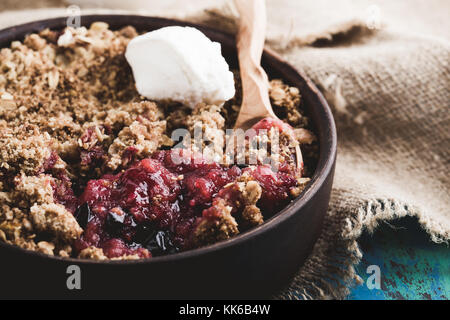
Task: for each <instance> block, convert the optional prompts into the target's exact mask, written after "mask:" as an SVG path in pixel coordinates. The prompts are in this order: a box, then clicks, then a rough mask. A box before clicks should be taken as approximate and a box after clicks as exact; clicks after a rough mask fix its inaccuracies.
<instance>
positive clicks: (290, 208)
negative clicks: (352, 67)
mask: <svg viewBox="0 0 450 320" xmlns="http://www.w3.org/2000/svg"><path fill="white" fill-rule="evenodd" d="M117 18H123V19H124V18H126V19H127V20H129V21H130V22H129V23H128V25H131V26H133V22H134V21H135V20H134V19H138V20H141V21H144V20H146V19H148V20H151V21H152V22H153V23H155V24H161V25H164V26H165V25H182V26H191V27H196V28H199V29H200V30H207V31H209V32H210V33H213V34H221V35H222V36H223V37H224V38H230V40H231V39H233V41H234V38H235V36H234V35H233V34H231V33H227V32H225V31H221V30H218V29H215V28H211V27H208V26H204V25H201V24H196V23H190V22H186V21H181V20H177V19H166V18H160V17H152V16H142V15H128V14H92V15H81V19H82V25H84V24H85V23H83V20H88V21H91V22H93V21H105V22H107V23H108V21H111V20H112V19H117ZM66 19H67V17H58V18H50V19H42V20H37V21H33V22H28V23H24V24H20V25H17V26H12V27H8V28H5V29H2V30H0V43H2V42H5V41H7V42H8V41H9V42H10V41H12V40H14V39H16V38H18V37H22V36H24V35H26V34H29V33H33V32H38V31H39V30H42V27H43V26H44V27H47V26H48V27H50V28H58V26H54V25H59V24H62V22H65V21H66ZM59 27H61V25H60V26H59ZM8 33H9V34H11V35H12V36H9V37H6V39H3V38H4V37H2V35H5V34H8ZM2 48H5V47H3V46H2V45H0V49H2ZM263 60H272V61H276V62H277V64H278V67H279V69H281V70H279V71H281V72H280V73H281V74H286V73H289V74H290V75H291V77H295V78H298V79H302V80H303V81H304V82H305V84H306V87H307V88H308V89H309V90H311V91H312V92H313V93H314V94H315V95H316V96H317V98H318V100H319V102H320V104H321V107H322V109H323V110H322V112H323V116H324V119H325V120H326V121H325V122H326V123H327V125H328V130H327V134H328V137H327V138H326V139H321V143H320V152H319V161H318V163H317V167H316V170H315V172H314V174H313V175H312V177H311V181H310V182H309V183H308V185H307V186H306V188H305V190H303V191H302V193H301V194H300V195H299V196H298V197H297V198H296V199H294V200H293V201H292V202H291V203H289V204H288V205H287V206H286V207H284V208H283V209H282V210H280V211H279V212H277V213H276V214H275V215H274V216H272V217H271V218H269V219H268V220H266V221H264V223H263V224H261V225H259V226H257V227H254V228H252V229H250V230H248V231H246V232H244V233H241V234H238V235H236V236H233V237H232V238H230V239H227V240H223V241H220V242H217V243H214V244H211V245H207V246H204V247H200V248H196V249H191V250H188V251H184V252H178V253H174V254H170V255H166V256H158V257H152V258H147V259H137V260H93V259H80V258H64V257H60V256H50V255H47V254H44V253H40V252H37V251H31V250H27V249H24V248H21V247H18V246H16V245H13V244H7V243H4V242H0V250H1V249H8V250H14V251H17V252H20V253H23V254H27V255H32V256H35V257H36V258H42V259H51V260H56V261H59V262H65V263H74V264H80V265H81V264H90V265H104V264H107V265H124V264H126V265H133V264H148V263H152V264H158V263H167V262H176V261H178V260H182V259H188V258H194V257H199V256H203V255H206V254H208V253H210V252H213V251H218V250H220V249H227V248H230V247H232V246H237V245H239V244H241V243H242V242H245V241H247V240H249V239H251V238H254V237H256V236H258V235H261V234H262V233H264V232H266V231H268V230H271V229H273V228H275V227H276V226H277V225H278V224H280V223H281V222H283V221H285V220H287V219H289V218H290V217H291V216H293V215H295V214H299V213H300V211H301V209H302V208H303V207H304V206H305V205H306V204H307V203H308V202H309V200H310V199H311V198H312V197H313V196H314V195H315V194H316V193H317V192H318V191H319V189H320V188H321V187H322V185H323V184H324V183H325V180H326V179H327V177H328V176H329V175H330V173H331V172H332V170H333V167H334V163H335V159H336V153H337V133H336V125H335V122H334V118H333V114H332V112H331V109H330V107H329V105H328V103H327V101H326V100H325V98H324V97H323V95H322V93H321V92H320V91H319V89H318V88H317V87H316V86H315V84H314V83H313V82H312V81H311V79H309V78H308V77H307V76H306V75H305V74H304V73H303V72H302V71H300V70H297V69H296V68H294V67H293V66H292V65H290V64H289V63H288V62H286V61H285V60H284V59H283V58H281V57H280V56H279V55H278V54H277V53H275V52H274V51H272V50H270V49H267V48H266V49H264V52H263ZM2 247H3V248H2Z"/></svg>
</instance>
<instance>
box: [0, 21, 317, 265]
mask: <svg viewBox="0 0 450 320" xmlns="http://www.w3.org/2000/svg"><path fill="white" fill-rule="evenodd" d="M137 35H138V33H137V32H136V30H135V29H134V28H133V27H130V26H128V27H125V28H123V29H121V30H118V31H112V30H110V29H109V27H108V25H107V24H106V23H103V22H96V23H94V24H92V25H91V26H90V28H84V27H83V28H78V29H73V28H67V29H65V30H64V31H63V32H59V31H52V30H49V29H46V30H43V31H41V32H40V33H39V34H31V35H28V36H27V37H26V38H25V39H24V41H23V42H19V41H14V42H13V43H12V44H11V46H10V48H4V49H1V50H0V157H1V163H0V241H3V242H6V243H9V244H14V245H17V246H20V247H22V248H25V249H29V250H35V251H38V252H42V253H45V254H49V255H59V256H62V257H80V258H87V259H97V260H105V259H126V260H128V259H139V258H142V257H148V256H150V255H152V254H157V253H158V250H162V249H161V248H162V247H164V248H166V249H167V252H172V251H171V250H172V249H171V248H173V247H174V246H175V244H177V245H179V246H180V247H183V246H184V247H183V248H191V247H198V246H202V245H205V244H210V243H214V242H217V241H220V240H224V239H228V238H230V237H232V236H233V235H236V234H237V233H239V232H243V231H245V230H248V229H249V228H251V227H254V226H257V225H259V224H261V223H263V221H264V216H266V215H270V214H273V213H274V212H275V211H276V210H279V209H280V208H281V207H282V206H284V205H285V204H286V201H290V199H293V198H295V197H296V196H298V195H299V194H300V193H301V191H302V190H303V189H304V187H305V186H306V184H307V183H308V181H309V179H308V178H305V177H303V176H302V175H301V174H299V173H298V172H294V171H292V170H291V169H292V167H293V165H294V163H295V159H294V158H293V156H292V154H293V152H292V150H293V147H294V145H293V143H294V144H295V143H297V142H298V143H300V145H301V146H302V152H303V156H304V160H305V168H304V170H303V173H304V175H305V174H306V175H310V174H312V172H313V171H314V163H315V161H316V157H317V150H318V144H317V139H316V137H315V135H314V134H313V133H312V132H311V131H310V127H309V123H308V119H307V117H305V116H304V115H303V113H302V110H301V108H302V105H301V104H302V101H301V96H300V92H299V90H298V89H297V88H294V87H290V86H288V85H287V84H284V83H283V82H282V81H281V80H272V81H271V82H270V91H269V95H270V99H271V102H272V105H273V107H274V111H275V112H276V114H277V115H278V116H279V117H280V118H281V119H283V120H284V121H286V122H287V123H288V124H290V125H291V126H292V127H294V128H295V130H294V134H295V138H296V140H293V139H292V137H290V136H289V135H287V134H286V132H283V131H282V132H281V134H280V148H281V150H280V159H278V160H280V162H281V166H280V173H279V174H272V173H270V171H267V170H270V169H268V167H266V166H263V165H262V164H261V157H260V156H259V155H257V159H258V161H257V162H258V164H260V165H259V166H250V167H248V168H245V167H243V168H241V169H238V168H236V169H233V168H226V170H225V172H228V173H226V175H227V178H226V179H225V180H226V181H224V182H223V183H225V184H224V185H222V182H220V183H217V181H216V180H214V179H216V177H209V178H208V179H210V181H211V182H208V183H215V186H216V187H215V189H214V190H213V191H210V190H209V189H208V188H207V186H208V184H207V183H206V182H205V183H204V184H200V185H197V184H198V183H199V181H200V182H202V181H203V180H202V179H203V178H204V177H203V176H201V175H200V173H201V174H203V175H206V174H207V173H208V172H210V171H211V170H212V169H213V172H215V173H217V174H218V175H219V174H224V173H223V172H222V171H221V170H222V168H219V167H214V168H213V167H209V166H205V168H204V169H201V170H204V171H201V172H200V173H198V172H196V171H195V170H197V169H195V170H194V169H189V170H187V171H186V172H176V168H174V167H173V168H172V167H170V165H169V164H168V163H167V162H164V161H165V160H164V161H163V160H161V161H162V162H161V163H164V165H165V166H168V168H169V169H170V170H169V171H170V172H171V178H173V180H174V181H176V183H175V184H173V186H175V185H177V186H178V187H179V188H180V190H185V189H188V190H191V189H192V190H191V191H189V192H191V193H190V194H189V197H191V201H194V202H192V205H193V209H189V208H190V207H189V206H187V205H188V204H182V205H183V206H184V205H185V206H186V208H185V209H186V212H187V213H185V214H186V215H187V216H185V217H183V219H181V220H176V219H175V220H176V221H177V223H178V225H176V228H175V229H176V230H175V229H174V230H170V232H169V231H167V230H166V229H163V230H162V231H158V232H156V233H155V234H152V239H151V240H148V241H147V240H146V241H147V242H146V243H147V248H151V250H150V249H149V250H147V249H146V248H141V247H139V245H138V244H136V243H125V242H124V241H122V240H120V241H119V240H118V239H116V238H107V239H106V238H105V239H104V243H103V244H102V245H103V247H102V248H100V247H98V246H95V245H89V244H90V243H91V242H89V243H86V245H83V246H82V247H83V248H82V249H81V250H79V249H80V248H81V247H80V248H78V247H77V245H76V243H78V242H79V241H80V239H85V238H86V236H88V234H87V233H89V232H91V231H92V230H91V229H87V225H85V224H84V223H82V219H81V218H80V208H81V207H82V205H83V203H80V197H82V196H83V194H84V196H86V194H87V191H86V190H88V189H89V188H87V185H88V183H89V182H90V181H94V182H95V181H100V182H101V181H112V180H108V179H105V178H104V177H109V176H117V177H119V176H120V174H124V172H127V170H129V169H130V168H133V166H136V164H137V163H140V161H146V159H148V158H154V159H155V158H157V157H161V155H159V154H158V152H159V151H160V150H166V149H170V148H171V147H172V146H173V145H174V143H175V142H174V141H172V140H171V139H170V138H169V136H170V135H171V133H172V131H173V130H175V129H177V128H186V129H188V130H189V131H190V132H191V136H192V137H194V134H195V133H196V132H201V134H202V135H203V137H204V138H205V140H204V141H207V143H203V145H201V146H197V145H195V143H194V144H193V147H192V150H191V151H192V152H193V153H195V152H198V151H199V150H200V149H201V148H204V147H206V145H208V146H211V148H210V149H207V150H208V151H207V152H206V153H204V156H206V158H211V159H215V160H220V159H217V157H218V155H219V156H220V155H222V154H223V151H224V150H223V148H224V141H225V140H224V137H225V131H224V130H225V128H232V127H233V125H234V121H235V119H236V117H237V113H238V111H239V105H240V102H241V91H242V89H241V86H240V81H239V75H238V72H236V71H235V72H234V74H235V78H236V96H235V97H234V98H233V99H232V100H230V101H228V102H226V103H225V105H224V106H215V105H205V104H200V105H198V106H197V107H196V108H195V109H194V110H192V109H190V108H188V107H186V106H182V105H180V104H179V103H176V102H171V101H148V100H146V99H144V98H143V97H141V96H139V94H138V93H137V91H136V89H135V84H134V80H133V76H132V73H131V70H130V68H129V66H128V64H127V62H126V60H125V57H124V52H125V49H126V46H127V44H128V42H129V41H130V40H131V39H133V38H134V37H136V36H137ZM275 134H276V133H275V131H274V128H273V127H271V128H270V129H269V131H268V134H267V135H262V136H258V137H257V139H258V141H262V140H265V142H266V143H267V145H268V148H270V147H271V141H272V138H273V137H274V135H275ZM296 141H297V142H296ZM155 154H156V155H155ZM250 155H251V153H250V148H249V146H248V145H247V147H246V155H245V157H246V158H247V159H248V158H249V157H250ZM145 170H150V169H149V168H148V167H145ZM233 170H234V171H233ZM96 179H98V180H96ZM203 182H204V181H203ZM203 182H202V183H203ZM274 186H277V187H278V189H275V187H274ZM171 188H172V189H170V188H169V190H171V192H174V189H173V188H174V187H171ZM183 188H184V189H183ZM201 191H205V193H203V194H196V192H197V193H199V192H200V193H201ZM206 191H208V192H209V193H210V194H209V193H208V194H206ZM180 192H181V191H180ZM208 197H210V198H208ZM170 201H172V200H170ZM170 201H169V202H170ZM177 201H178V200H177ZM151 202H152V203H154V204H155V206H156V204H161V203H162V202H164V199H163V198H162V197H161V196H160V195H155V196H154V197H153V198H151ZM170 203H172V202H170ZM99 208H100V206H99ZM262 208H264V210H263V209H262ZM86 210H87V209H86ZM89 210H91V208H89ZM99 210H100V209H99ZM121 210H122V209H121V208H120V207H117V206H115V207H113V208H111V210H110V213H108V217H110V216H112V217H113V218H114V217H115V218H118V219H119V220H120V217H121V215H122V213H121ZM197 211H198V212H200V214H197V213H196V212H197ZM166 212H168V211H166ZM173 212H175V213H176V214H177V215H178V214H180V213H178V211H176V210H174V211H173ZM91 214H92V215H95V214H98V215H99V217H100V215H101V213H100V211H99V212H97V213H95V212H94V213H92V212H91ZM124 214H125V215H126V216H127V217H129V215H130V213H129V212H125V213H124ZM108 219H110V218H108ZM177 219H178V218H177ZM175 220H174V221H175ZM108 221H109V220H108ZM114 221H115V220H114ZM130 221H131V220H130ZM180 221H181V222H180ZM116 222H117V221H116ZM102 223H103V222H102ZM108 223H110V222H108ZM130 223H131V222H130ZM131 225H133V224H132V223H131ZM89 230H91V231H89ZM134 231H136V230H134ZM134 231H133V232H134ZM138 231H139V232H141V230H138ZM138 231H136V233H138ZM92 232H94V231H92ZM111 232H112V231H111ZM130 232H131V231H130ZM146 232H148V231H146ZM188 233H189V234H190V235H189V236H188V235H187V234H188ZM131 234H133V236H134V235H135V234H134V233H129V235H130V236H131ZM173 234H175V235H176V237H174V236H173ZM91 235H92V236H93V238H95V233H92V234H91ZM146 235H147V236H148V233H146ZM108 237H109V236H108ZM177 237H178V238H177ZM185 238H186V239H185ZM133 239H134V238H133ZM141 249H142V250H141ZM145 250H147V251H145Z"/></svg>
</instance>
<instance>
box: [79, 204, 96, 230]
mask: <svg viewBox="0 0 450 320" xmlns="http://www.w3.org/2000/svg"><path fill="white" fill-rule="evenodd" d="M75 218H77V221H78V224H79V225H80V227H82V228H83V229H85V228H86V226H87V224H88V222H89V221H91V220H92V218H93V216H92V214H91V208H89V205H88V204H87V203H83V204H82V205H81V206H79V207H78V209H77V210H76V211H75Z"/></svg>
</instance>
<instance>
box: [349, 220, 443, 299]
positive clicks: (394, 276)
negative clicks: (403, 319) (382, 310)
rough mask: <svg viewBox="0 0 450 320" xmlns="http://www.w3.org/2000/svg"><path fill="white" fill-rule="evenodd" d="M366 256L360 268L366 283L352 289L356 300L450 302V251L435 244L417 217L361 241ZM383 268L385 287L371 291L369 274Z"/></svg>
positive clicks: (402, 221) (386, 227)
mask: <svg viewBox="0 0 450 320" xmlns="http://www.w3.org/2000/svg"><path fill="white" fill-rule="evenodd" d="M359 243H360V247H361V249H362V251H363V253H364V257H363V259H362V261H361V263H360V264H359V265H358V267H357V272H358V274H359V275H360V276H361V277H362V278H363V279H364V284H363V285H361V286H358V287H356V288H355V289H353V290H352V292H351V294H350V296H349V299H352V300H365V299H370V300H383V299H414V300H416V299H417V300H424V299H433V300H442V299H444V300H448V299H449V298H450V248H449V246H448V245H447V244H435V243H433V242H431V240H430V237H429V236H428V235H427V234H426V232H425V231H424V230H422V229H421V228H420V226H419V224H418V223H417V219H415V218H404V219H401V220H398V221H395V222H392V223H390V224H383V225H380V227H379V228H378V229H377V231H375V233H374V234H373V235H368V234H365V235H363V237H362V238H361V240H360V242H359ZM371 265H376V266H379V268H380V271H381V282H380V283H381V288H380V289H372V290H371V289H369V288H368V286H367V279H368V278H369V277H370V276H371V275H372V274H373V273H372V272H370V273H367V268H368V267H369V266H371Z"/></svg>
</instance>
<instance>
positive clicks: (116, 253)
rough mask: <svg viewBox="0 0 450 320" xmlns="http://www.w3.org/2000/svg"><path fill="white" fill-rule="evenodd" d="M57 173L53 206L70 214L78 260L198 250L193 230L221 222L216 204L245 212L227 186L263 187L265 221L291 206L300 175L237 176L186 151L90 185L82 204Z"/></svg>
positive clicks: (252, 169)
mask: <svg viewBox="0 0 450 320" xmlns="http://www.w3.org/2000/svg"><path fill="white" fill-rule="evenodd" d="M272 126H276V123H275V124H274V123H272V122H270V123H268V122H267V121H265V120H263V121H262V122H260V123H258V124H257V125H256V126H255V127H257V129H262V128H270V127H272ZM276 127H278V126H276ZM283 129H285V128H283ZM91 159H92V158H91ZM56 161H57V159H54V157H52V158H51V159H49V164H48V166H47V167H46V168H45V171H50V170H55V169H54V168H53V169H52V168H51V167H53V165H54V163H56ZM55 174H56V176H55V177H56V178H57V179H55V181H54V182H53V189H54V196H55V199H56V200H57V202H59V203H61V204H64V205H65V206H66V207H67V209H68V210H69V211H71V212H73V213H74V215H75V217H76V219H77V221H78V223H79V225H80V226H81V227H82V228H83V230H84V233H83V235H82V236H81V237H80V238H79V239H78V240H76V242H75V244H74V248H75V251H76V253H80V252H81V251H82V250H84V249H86V248H88V247H97V248H101V249H103V253H104V255H105V256H107V257H108V258H118V257H122V256H129V255H137V256H139V257H141V258H148V257H151V256H159V255H165V254H170V253H175V252H178V251H181V250H186V249H189V248H192V247H196V246H198V244H196V243H195V241H194V239H193V235H194V234H195V231H196V228H197V227H198V226H199V225H200V224H201V223H202V221H205V219H208V221H210V222H211V221H214V220H220V219H221V218H222V215H223V212H222V211H221V210H220V207H217V204H218V203H220V202H221V201H224V203H225V204H226V206H229V207H231V211H230V212H231V214H232V215H237V214H239V213H238V212H241V211H242V208H243V207H242V203H243V201H244V200H243V198H242V193H241V191H239V188H238V187H237V184H236V185H234V187H229V186H230V185H233V183H234V182H236V181H238V180H239V179H240V178H241V177H243V176H245V177H247V179H251V180H253V181H256V182H257V183H258V184H259V185H260V187H261V190H262V192H261V196H260V198H259V200H258V203H257V205H258V207H259V208H260V210H261V212H262V213H263V214H264V216H266V217H267V216H270V215H272V214H274V213H275V212H276V211H277V210H279V209H281V208H282V207H283V206H284V205H286V204H287V203H288V202H289V200H290V198H291V197H290V194H291V190H292V189H293V188H295V187H296V186H297V185H298V180H297V177H298V176H299V174H298V171H297V170H296V169H295V168H293V167H292V166H290V165H287V164H282V165H281V166H279V168H278V170H277V171H274V170H273V169H272V168H271V167H270V166H269V165H256V166H249V167H246V168H243V169H241V168H239V167H238V166H224V165H220V164H218V163H215V162H212V163H211V162H208V161H207V160H206V159H204V158H203V157H202V156H201V155H200V154H194V153H192V152H190V151H188V150H185V149H171V150H161V151H157V152H155V153H154V154H153V155H152V156H151V157H150V158H146V159H143V160H141V161H139V162H135V163H134V164H132V165H131V166H130V167H129V168H128V169H127V170H124V171H122V172H120V173H118V174H115V175H112V174H107V175H104V176H103V177H101V178H100V179H98V180H90V181H88V183H87V185H86V187H85V189H84V191H83V193H82V194H81V195H80V197H79V198H76V197H75V195H74V193H73V191H72V188H71V186H72V185H71V182H70V179H69V178H68V177H67V174H66V173H65V172H64V171H57V172H53V175H55ZM239 206H240V208H239ZM236 218H237V219H239V218H238V217H236Z"/></svg>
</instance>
